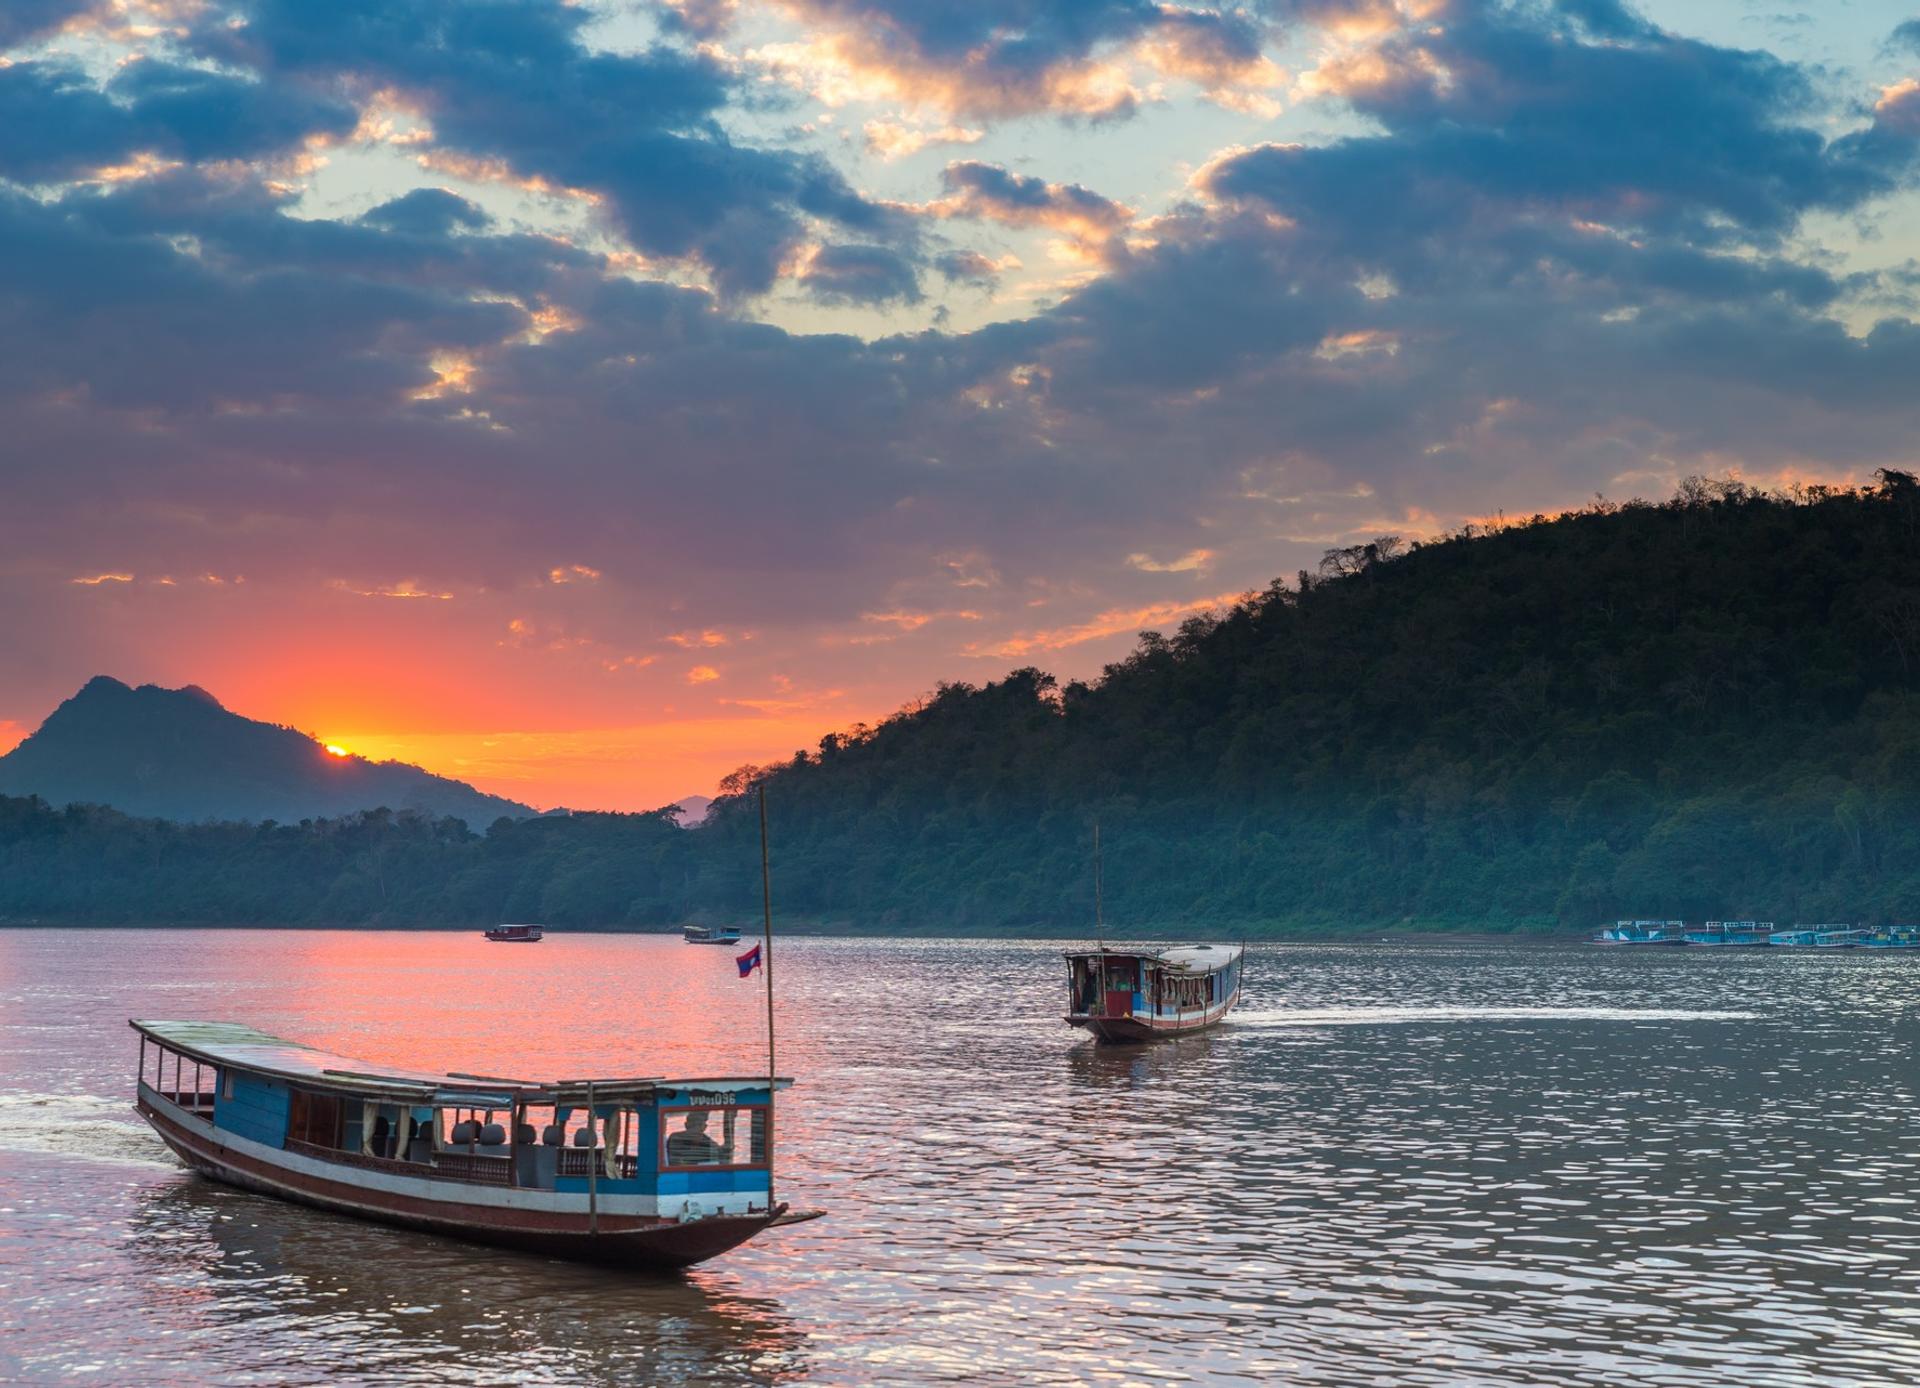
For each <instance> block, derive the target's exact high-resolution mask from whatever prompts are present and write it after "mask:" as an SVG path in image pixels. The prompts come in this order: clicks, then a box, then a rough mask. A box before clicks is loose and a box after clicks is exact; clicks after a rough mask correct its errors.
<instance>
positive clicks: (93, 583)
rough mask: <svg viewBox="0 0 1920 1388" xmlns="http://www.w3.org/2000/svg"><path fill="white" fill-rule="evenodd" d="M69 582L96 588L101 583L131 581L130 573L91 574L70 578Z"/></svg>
mask: <svg viewBox="0 0 1920 1388" xmlns="http://www.w3.org/2000/svg"><path fill="white" fill-rule="evenodd" d="M67 582H69V583H78V584H79V585H80V586H81V587H83V588H98V587H99V586H100V585H101V584H103V583H131V582H133V575H132V574H93V575H91V576H89V577H87V578H70V579H68V580H67Z"/></svg>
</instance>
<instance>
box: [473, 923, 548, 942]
mask: <svg viewBox="0 0 1920 1388" xmlns="http://www.w3.org/2000/svg"><path fill="white" fill-rule="evenodd" d="M545 934H546V932H545V931H544V929H543V928H542V927H540V926H537V925H496V926H494V927H493V928H492V929H491V930H489V931H488V932H487V938H488V939H489V940H492V941H493V942H494V943H495V944H502V945H537V944H539V943H540V941H541V940H542V939H544V938H545Z"/></svg>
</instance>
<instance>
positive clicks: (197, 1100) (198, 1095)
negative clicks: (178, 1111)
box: [153, 1089, 213, 1123]
mask: <svg viewBox="0 0 1920 1388" xmlns="http://www.w3.org/2000/svg"><path fill="white" fill-rule="evenodd" d="M153 1092H154V1093H155V1094H156V1095H158V1096H159V1097H160V1098H162V1099H165V1100H166V1101H167V1102H168V1103H170V1104H174V1105H177V1106H178V1107H180V1108H182V1109H185V1110H186V1112H187V1116H188V1117H190V1118H198V1119H200V1120H202V1121H203V1122H207V1123H211V1122H212V1121H213V1091H212V1090H211V1089H201V1090H193V1089H156V1090H154V1091H153Z"/></svg>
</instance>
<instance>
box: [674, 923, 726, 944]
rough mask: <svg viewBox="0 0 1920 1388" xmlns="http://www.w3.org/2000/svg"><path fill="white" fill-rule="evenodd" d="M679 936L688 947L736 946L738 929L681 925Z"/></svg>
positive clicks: (721, 926)
mask: <svg viewBox="0 0 1920 1388" xmlns="http://www.w3.org/2000/svg"><path fill="white" fill-rule="evenodd" d="M680 934H681V937H682V938H683V939H685V940H686V942H687V943H688V944H690V945H737V944H739V943H740V929H739V927H738V926H732V925H683V926H681V927H680Z"/></svg>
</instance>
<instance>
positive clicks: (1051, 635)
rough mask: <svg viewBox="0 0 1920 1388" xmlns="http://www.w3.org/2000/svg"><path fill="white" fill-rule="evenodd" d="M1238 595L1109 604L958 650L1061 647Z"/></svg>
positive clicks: (1023, 652) (990, 652) (1004, 653)
mask: <svg viewBox="0 0 1920 1388" xmlns="http://www.w3.org/2000/svg"><path fill="white" fill-rule="evenodd" d="M1240 597H1241V594H1239V593H1237V592H1235V593H1218V594H1216V595H1214V596H1213V597H1210V598H1196V599H1194V600H1193V601H1192V602H1156V603H1151V604H1149V605H1148V606H1146V607H1111V608H1108V609H1107V610H1106V611H1105V612H1102V613H1100V614H1098V615H1097V616H1094V617H1091V618H1089V619H1088V620H1086V621H1084V622H1079V623H1076V624H1075V625H1073V626H1065V627H1054V628H1052V629H1051V630H1047V631H1029V632H1023V633H1021V634H1019V635H1016V636H1010V637H1008V638H1007V639H1006V640H1004V641H997V642H994V643H991V644H978V645H972V646H968V647H966V648H965V649H964V650H963V651H962V652H961V653H962V654H963V655H969V656H1001V657H1009V658H1015V659H1017V658H1019V657H1022V656H1028V655H1032V654H1033V653H1034V652H1036V651H1058V650H1064V649H1066V648H1067V647H1068V646H1078V645H1081V644H1083V643H1084V642H1087V641H1098V640H1099V639H1101V638H1102V637H1105V636H1118V635H1120V634H1122V633H1123V632H1134V631H1143V630H1147V629H1149V628H1152V627H1155V626H1163V625H1165V624H1166V623H1168V622H1172V621H1176V620H1178V619H1179V618H1181V617H1187V616H1191V615H1192V614H1194V613H1195V612H1207V611H1212V610H1214V609H1217V608H1221V607H1225V606H1228V605H1229V604H1231V603H1234V602H1237V601H1239V599H1240Z"/></svg>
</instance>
